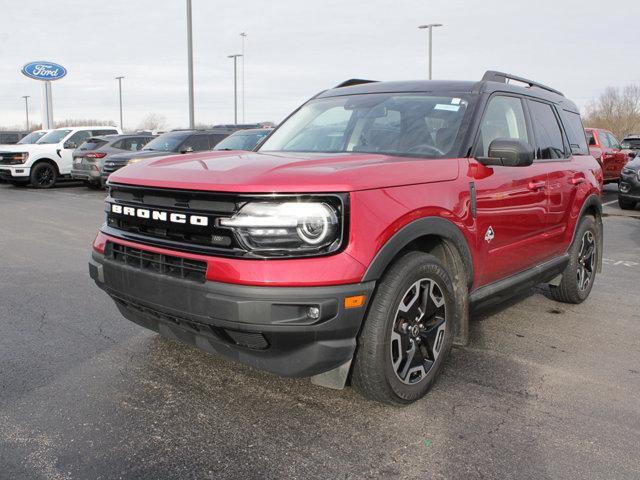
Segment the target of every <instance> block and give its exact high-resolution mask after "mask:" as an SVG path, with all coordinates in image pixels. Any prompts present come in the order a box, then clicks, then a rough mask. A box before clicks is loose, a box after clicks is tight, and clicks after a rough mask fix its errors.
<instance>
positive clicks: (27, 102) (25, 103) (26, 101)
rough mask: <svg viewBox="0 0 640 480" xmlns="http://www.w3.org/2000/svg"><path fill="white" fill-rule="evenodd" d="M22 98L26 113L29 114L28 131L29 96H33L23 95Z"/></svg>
mask: <svg viewBox="0 0 640 480" xmlns="http://www.w3.org/2000/svg"><path fill="white" fill-rule="evenodd" d="M22 98H24V113H26V114H27V132H28V131H29V98H31V96H30V95H23V96H22Z"/></svg>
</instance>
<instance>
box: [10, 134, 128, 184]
mask: <svg viewBox="0 0 640 480" xmlns="http://www.w3.org/2000/svg"><path fill="white" fill-rule="evenodd" d="M119 133H122V132H121V130H120V129H119V128H118V127H113V126H108V125H107V126H92V127H64V128H56V129H55V130H51V131H50V132H49V133H47V134H46V135H44V136H43V137H42V138H41V139H40V140H38V141H37V142H36V143H34V144H32V145H8V146H6V147H2V148H1V149H0V179H3V180H7V181H8V182H10V183H12V184H14V185H28V184H31V185H33V186H34V187H36V188H49V187H52V186H53V185H55V184H56V182H57V180H58V179H59V178H60V177H64V176H67V175H69V174H70V173H71V168H72V166H73V157H72V154H73V151H74V150H75V149H76V148H78V147H79V146H80V144H81V143H83V142H84V141H85V140H86V139H87V138H89V137H95V136H97V135H113V134H119Z"/></svg>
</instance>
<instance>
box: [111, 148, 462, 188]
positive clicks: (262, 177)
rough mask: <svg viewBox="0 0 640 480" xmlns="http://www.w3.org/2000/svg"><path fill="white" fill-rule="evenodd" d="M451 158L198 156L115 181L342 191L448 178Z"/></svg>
mask: <svg viewBox="0 0 640 480" xmlns="http://www.w3.org/2000/svg"><path fill="white" fill-rule="evenodd" d="M457 176H458V161H457V160H456V159H417V158H406V157H396V156H389V155H382V154H369V153H366V154H365V153H338V154H317V153H301V152H269V153H259V152H240V151H233V152H212V151H208V152H200V153H193V154H185V155H172V156H169V157H165V158H159V159H150V160H147V161H144V162H140V163H137V164H134V165H129V166H128V167H127V168H125V169H122V170H119V171H118V172H116V173H115V174H113V175H112V176H111V177H110V180H111V181H112V182H115V183H128V184H134V185H142V186H156V187H165V188H183V189H192V190H210V191H211V190H213V191H227V192H255V193H265V192H344V191H355V190H365V189H371V188H382V187H391V186H397V185H407V184H418V183H428V182H438V181H446V180H453V179H455V178H457Z"/></svg>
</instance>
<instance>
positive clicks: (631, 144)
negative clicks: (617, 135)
mask: <svg viewBox="0 0 640 480" xmlns="http://www.w3.org/2000/svg"><path fill="white" fill-rule="evenodd" d="M622 148H624V149H626V150H631V151H632V152H633V153H635V154H636V155H638V153H640V135H627V136H626V137H624V138H623V139H622Z"/></svg>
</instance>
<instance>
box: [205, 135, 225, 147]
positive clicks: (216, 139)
mask: <svg viewBox="0 0 640 480" xmlns="http://www.w3.org/2000/svg"><path fill="white" fill-rule="evenodd" d="M228 136H229V135H227V134H226V133H212V134H210V135H209V145H211V148H213V147H215V146H216V145H217V144H219V143H220V142H221V141H222V140H224V139H225V138H227V137H228Z"/></svg>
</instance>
